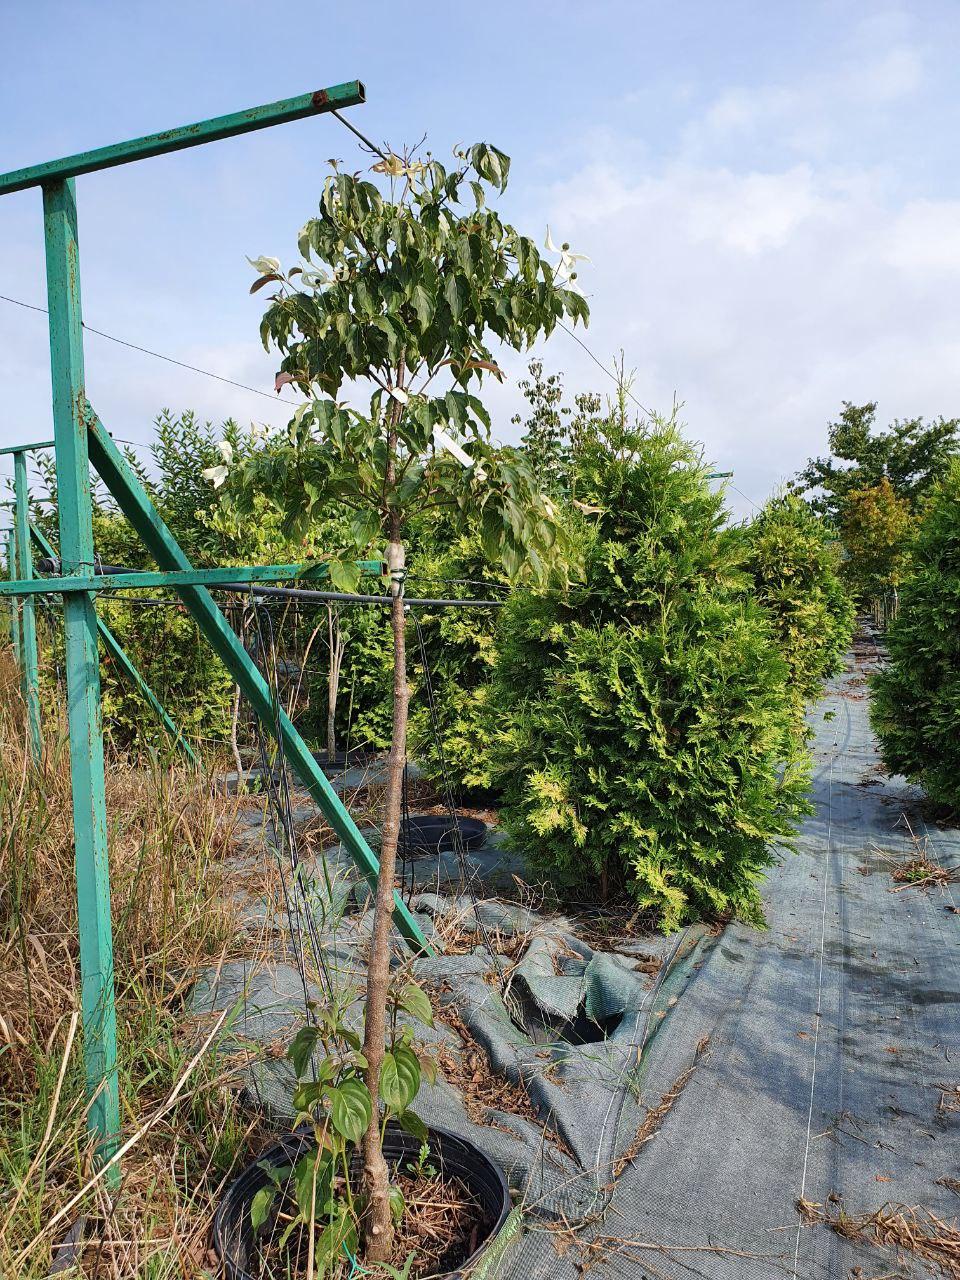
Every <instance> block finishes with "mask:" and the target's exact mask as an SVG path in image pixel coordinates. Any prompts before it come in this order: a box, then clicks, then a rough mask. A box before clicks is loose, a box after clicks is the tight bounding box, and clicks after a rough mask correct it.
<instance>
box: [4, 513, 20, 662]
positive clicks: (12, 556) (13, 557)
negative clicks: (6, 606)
mask: <svg viewBox="0 0 960 1280" xmlns="http://www.w3.org/2000/svg"><path fill="white" fill-rule="evenodd" d="M16 539H17V535H16V532H15V531H14V530H13V529H10V530H9V531H8V532H7V572H8V574H9V575H10V578H11V581H12V580H14V579H15V578H16V576H17V550H16V547H17V541H16ZM10 647H11V648H12V649H13V656H14V658H16V661H17V666H18V667H19V666H20V665H21V664H22V662H23V659H22V657H21V655H20V610H19V609H18V607H17V602H16V600H11V601H10Z"/></svg>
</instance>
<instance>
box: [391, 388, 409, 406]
mask: <svg viewBox="0 0 960 1280" xmlns="http://www.w3.org/2000/svg"><path fill="white" fill-rule="evenodd" d="M387 391H388V393H389V394H390V396H391V397H392V398H393V399H394V400H396V402H397V404H409V403H410V397H409V396H408V395H407V393H406V392H405V391H404V389H403V387H387Z"/></svg>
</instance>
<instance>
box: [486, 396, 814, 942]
mask: <svg viewBox="0 0 960 1280" xmlns="http://www.w3.org/2000/svg"><path fill="white" fill-rule="evenodd" d="M578 468H579V472H580V474H579V475H578V479H577V485H578V492H579V493H580V494H581V495H582V498H583V504H582V510H583V513H584V514H583V518H582V523H583V530H582V536H583V542H584V563H585V569H584V581H583V583H582V585H580V586H578V587H575V588H572V589H570V590H569V591H568V592H567V593H565V594H560V593H534V592H530V591H518V592H516V593H515V594H514V596H513V597H512V599H511V601H510V604H509V606H508V607H507V609H506V610H505V611H504V617H503V619H502V627H501V636H500V642H499V655H498V660H497V668H496V676H495V686H494V689H493V690H492V693H491V701H492V703H493V705H494V706H495V707H496V709H497V712H498V715H499V720H498V723H497V726H496V730H497V731H496V733H495V735H494V736H495V738H496V741H497V745H496V749H495V754H496V760H495V774H496V777H497V780H498V781H499V783H500V785H501V786H502V787H503V793H504V801H503V806H502V808H501V819H502V821H503V823H504V825H505V826H506V828H507V830H508V831H509V832H510V833H511V835H512V837H513V839H514V841H515V843H516V844H517V845H518V847H519V848H520V849H521V850H522V851H524V852H525V853H527V854H528V855H529V856H530V857H531V859H532V861H533V862H534V864H536V865H538V866H539V867H540V868H541V869H542V870H543V871H544V872H545V873H546V874H547V875H548V876H549V878H550V880H551V882H552V883H554V884H558V885H565V886H567V887H568V888H572V889H580V890H583V891H586V892H587V893H589V894H591V895H596V892H597V888H598V887H599V891H600V893H601V895H602V896H612V895H614V894H616V893H618V892H623V891H627V892H629V893H630V895H632V897H633V898H634V900H635V901H636V903H637V904H638V905H639V906H640V907H641V908H649V909H651V910H655V911H656V912H657V913H658V914H659V917H660V920H661V922H662V925H663V927H664V928H667V929H670V928H675V927H677V926H678V925H680V924H681V923H683V922H684V921H686V920H688V919H691V918H693V917H696V916H699V915H706V916H716V915H720V914H722V913H727V912H735V913H737V914H738V915H740V916H742V917H743V918H745V919H748V920H751V921H754V922H758V923H759V922H760V921H761V920H762V909H761V903H760V896H759V882H760V879H761V877H762V875H763V872H764V870H765V869H766V868H767V867H768V866H769V865H770V864H771V862H772V861H773V857H774V855H773V852H772V851H771V847H770V846H771V842H772V841H775V840H782V839H785V838H787V837H789V835H790V833H791V832H792V830H793V827H794V823H795V820H796V819H797V817H798V816H799V815H800V814H801V813H802V812H804V811H805V809H806V800H805V789H806V783H807V778H808V755H807V752H806V749H805V746H804V744H803V741H802V735H799V734H798V733H797V732H796V725H795V719H794V711H793V704H792V701H791V695H790V691H789V688H788V680H789V668H788V666H787V664H786V662H785V660H784V659H783V657H782V656H781V655H780V653H779V651H778V648H779V646H778V643H777V638H776V635H775V632H774V630H773V627H772V625H771V623H770V621H769V618H768V616H767V614H766V612H765V611H764V609H763V608H762V607H761V606H760V605H759V603H757V602H756V601H755V600H754V599H753V598H752V597H751V596H750V594H749V593H748V592H747V591H746V590H745V584H746V577H745V575H744V573H743V571H742V569H741V566H740V560H741V557H742V538H741V537H739V536H738V535H737V534H736V532H735V531H732V530H729V529H727V528H726V527H725V519H726V518H725V511H724V507H723V499H722V497H721V496H720V495H718V494H716V493H714V492H711V489H710V487H709V484H708V482H707V479H706V470H705V467H704V465H703V462H702V460H701V458H700V456H699V454H698V452H697V450H696V449H695V448H694V447H693V446H691V445H690V444H689V443H687V442H686V441H685V440H684V439H683V437H682V435H681V433H680V430H679V428H678V426H677V425H676V423H675V421H673V420H671V421H669V422H662V421H657V422H655V423H654V424H653V426H652V427H651V428H650V429H642V428H641V427H639V426H634V425H631V424H628V423H626V422H624V421H622V420H621V421H616V420H614V421H612V422H610V423H609V424H608V425H607V427H606V429H605V430H604V431H603V432H600V433H598V435H597V438H596V439H595V440H594V441H592V442H591V443H589V444H588V445H587V446H586V447H585V448H584V449H583V451H582V452H581V454H580V457H579V460H578Z"/></svg>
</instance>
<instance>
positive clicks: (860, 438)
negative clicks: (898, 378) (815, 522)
mask: <svg viewBox="0 0 960 1280" xmlns="http://www.w3.org/2000/svg"><path fill="white" fill-rule="evenodd" d="M876 416H877V406H876V403H875V402H870V403H869V404H860V405H856V404H851V403H850V401H849V400H845V401H844V402H843V410H842V412H841V414H840V417H839V418H838V419H837V421H836V422H831V423H830V425H829V427H828V438H829V442H830V454H829V456H828V457H825V458H811V460H810V461H809V462H808V463H807V465H806V467H804V469H803V471H801V472H800V474H799V475H798V476H797V477H796V479H795V480H794V482H793V488H794V489H795V490H796V491H797V492H798V493H812V494H813V497H812V498H811V503H812V505H813V507H814V509H815V510H816V511H819V512H821V513H823V514H825V515H828V516H830V517H832V519H834V520H835V521H839V520H840V519H841V518H842V516H843V505H844V501H845V500H846V498H847V496H848V495H849V494H851V493H852V492H853V491H854V490H857V489H867V488H873V487H874V486H875V485H878V484H880V482H881V481H882V480H884V479H886V480H887V481H889V483H890V484H891V485H892V486H893V490H894V492H895V493H896V495H897V497H898V498H901V499H905V500H906V501H907V502H908V503H909V505H910V507H911V508H913V509H915V508H916V506H917V504H918V503H919V502H920V501H921V499H922V498H923V496H924V494H926V493H928V492H929V491H930V489H931V488H932V487H933V485H934V484H936V483H937V481H938V480H940V479H942V478H943V476H944V475H945V474H946V471H947V468H948V467H949V465H950V459H951V458H953V457H955V456H956V454H957V452H958V450H960V418H943V417H940V418H937V420H936V421H935V422H924V420H923V418H908V419H905V420H903V421H900V420H899V419H895V420H894V421H893V422H892V423H891V424H890V426H889V427H888V428H887V430H886V431H876V430H875V423H876Z"/></svg>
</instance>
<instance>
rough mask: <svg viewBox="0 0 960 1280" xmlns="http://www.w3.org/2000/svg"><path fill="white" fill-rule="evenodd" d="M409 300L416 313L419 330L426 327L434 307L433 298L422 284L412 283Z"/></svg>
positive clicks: (431, 317)
mask: <svg viewBox="0 0 960 1280" xmlns="http://www.w3.org/2000/svg"><path fill="white" fill-rule="evenodd" d="M410 301H411V303H412V304H413V309H414V311H415V312H416V314H417V321H418V323H419V325H420V328H421V330H423V329H426V328H428V327H429V325H430V322H431V320H432V319H433V314H434V310H435V308H434V305H433V298H432V297H431V296H430V294H429V293H428V292H427V290H426V288H425V287H424V286H423V285H422V284H417V285H414V289H413V294H412V295H411V298H410Z"/></svg>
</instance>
